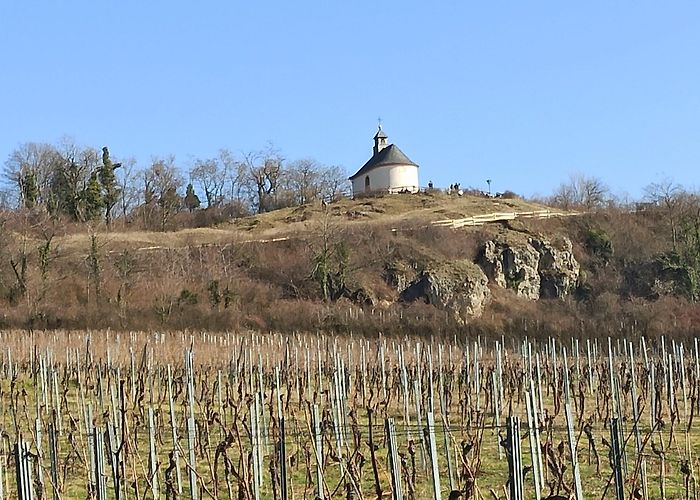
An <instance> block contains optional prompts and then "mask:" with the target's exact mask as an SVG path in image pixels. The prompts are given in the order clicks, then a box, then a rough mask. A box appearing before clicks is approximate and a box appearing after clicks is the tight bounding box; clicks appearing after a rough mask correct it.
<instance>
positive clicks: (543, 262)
mask: <svg viewBox="0 0 700 500" xmlns="http://www.w3.org/2000/svg"><path fill="white" fill-rule="evenodd" d="M532 245H533V246H534V247H535V249H536V250H537V252H538V253H539V254H540V262H539V266H538V272H539V275H540V297H542V298H545V299H555V298H558V299H560V298H563V297H566V296H567V295H568V294H569V292H571V291H572V290H574V289H575V288H576V285H577V283H578V278H579V273H580V272H581V266H580V265H579V263H578V261H577V260H576V258H575V257H574V252H573V245H572V244H571V240H570V239H569V238H565V237H562V238H559V239H558V240H555V241H554V242H551V243H550V242H549V241H547V240H545V239H533V240H532Z"/></svg>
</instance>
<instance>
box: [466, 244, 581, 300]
mask: <svg viewBox="0 0 700 500" xmlns="http://www.w3.org/2000/svg"><path fill="white" fill-rule="evenodd" d="M479 264H480V265H481V266H482V267H483V269H484V271H485V272H486V274H487V276H488V277H489V279H490V280H491V281H492V282H493V283H495V284H496V285H498V286H500V287H502V288H509V289H511V290H513V291H514V292H515V293H516V294H517V295H518V296H520V297H523V298H526V299H530V300H537V299H540V298H563V297H565V296H567V295H568V294H569V293H570V292H571V291H572V290H573V289H574V288H575V287H576V284H577V282H578V277H579V273H580V266H579V263H578V262H577V260H576V258H575V257H574V254H573V247H572V244H571V240H569V239H568V238H566V237H559V238H557V240H555V241H554V242H551V241H549V240H548V239H546V238H544V237H540V236H537V237H535V236H525V235H523V234H517V236H515V235H512V234H508V235H500V236H499V237H498V238H496V239H494V240H490V241H487V242H486V243H485V244H484V247H483V249H482V251H481V255H480V258H479Z"/></svg>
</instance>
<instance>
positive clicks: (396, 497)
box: [385, 418, 449, 500]
mask: <svg viewBox="0 0 700 500" xmlns="http://www.w3.org/2000/svg"><path fill="white" fill-rule="evenodd" d="M385 427H386V436H387V440H388V444H389V446H388V448H389V469H390V472H391V498H392V500H403V490H402V488H401V462H400V461H399V454H398V451H397V446H396V426H395V425H394V419H393V418H387V419H386V420H385ZM448 453H449V450H448Z"/></svg>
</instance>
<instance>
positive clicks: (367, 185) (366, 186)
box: [365, 175, 369, 191]
mask: <svg viewBox="0 0 700 500" xmlns="http://www.w3.org/2000/svg"><path fill="white" fill-rule="evenodd" d="M365 191H369V175H367V176H365Z"/></svg>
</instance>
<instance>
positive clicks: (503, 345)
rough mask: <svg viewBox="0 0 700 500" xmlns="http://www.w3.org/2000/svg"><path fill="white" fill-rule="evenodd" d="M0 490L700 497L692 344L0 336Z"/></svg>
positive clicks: (696, 361) (25, 493) (75, 494)
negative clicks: (0, 393)
mask: <svg viewBox="0 0 700 500" xmlns="http://www.w3.org/2000/svg"><path fill="white" fill-rule="evenodd" d="M0 345H2V346H3V347H2V355H1V364H0V377H1V378H2V380H1V383H0V390H1V391H2V395H1V396H2V397H1V399H0V401H1V402H2V406H1V407H0V412H1V413H2V416H1V418H2V442H1V444H0V498H1V499H5V498H19V499H21V500H25V499H34V498H52V499H59V498H95V499H98V500H102V499H106V498H116V499H126V498H129V499H141V498H192V499H207V498H236V499H246V500H259V499H268V498H269V499H292V498H293V499H331V498H344V499H363V498H364V499H370V498H371V499H375V498H383V497H386V498H392V499H394V500H402V499H407V500H410V499H422V498H433V499H441V498H444V499H449V500H454V499H456V498H465V499H506V498H510V499H512V500H516V499H524V498H537V499H545V498H551V499H567V498H576V499H583V498H601V499H603V498H616V499H657V498H667V499H674V498H698V484H697V471H698V470H699V468H700V461H698V459H697V457H699V456H700V449H699V448H700V433H699V429H700V428H698V426H697V425H694V423H695V420H696V414H697V412H698V410H699V409H700V398H699V396H700V393H699V391H700V352H699V346H698V342H697V340H694V341H693V340H691V342H690V343H681V342H678V341H674V340H672V339H668V338H659V339H654V340H653V341H650V340H645V339H643V338H640V339H634V340H633V341H629V340H625V339H609V338H604V339H567V340H566V341H564V342H562V341H559V340H554V339H537V340H533V339H527V338H524V339H509V338H505V339H504V338H501V339H488V340H487V339H480V338H470V339H463V338H452V339H428V338H385V337H381V336H380V337H378V338H371V339H370V338H364V337H352V336H338V337H334V336H328V335H320V334H319V335H311V334H304V335H302V334H299V335H295V336H282V335H277V334H254V333H249V334H243V333H240V334H234V333H222V334H211V333H198V332H169V333H115V332H109V331H105V332H68V331H65V332H63V331H61V332H59V331H56V332H53V331H52V332H33V333H28V332H21V331H5V332H0Z"/></svg>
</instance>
